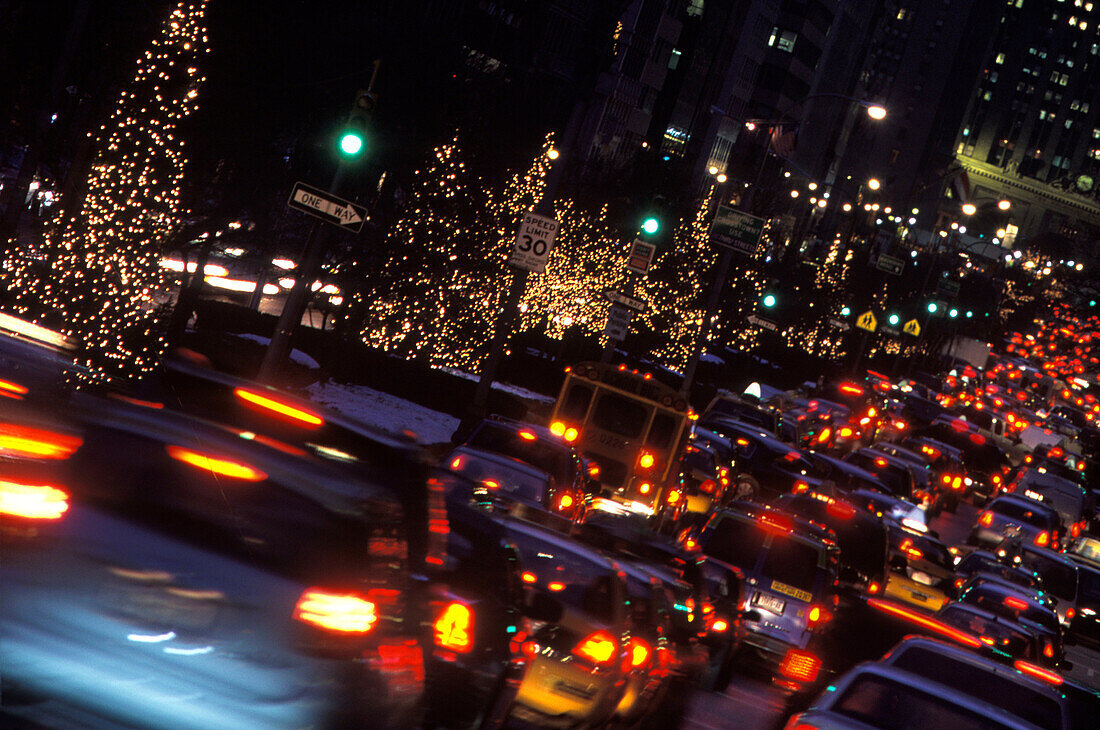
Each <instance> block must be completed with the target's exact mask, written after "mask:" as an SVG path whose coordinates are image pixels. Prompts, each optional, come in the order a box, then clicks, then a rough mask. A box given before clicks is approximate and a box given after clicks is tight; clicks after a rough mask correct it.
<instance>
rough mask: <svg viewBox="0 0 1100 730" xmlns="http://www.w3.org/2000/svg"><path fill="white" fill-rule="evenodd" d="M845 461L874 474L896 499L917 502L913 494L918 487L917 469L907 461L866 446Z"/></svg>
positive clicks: (848, 456)
mask: <svg viewBox="0 0 1100 730" xmlns="http://www.w3.org/2000/svg"><path fill="white" fill-rule="evenodd" d="M844 460H845V461H846V462H848V463H849V464H852V465H854V466H858V467H859V468H860V469H864V470H866V471H869V472H871V473H872V474H874V475H875V477H876V478H878V479H879V481H881V482H882V483H883V484H885V485H886V487H887V488H888V489H889V490H890V494H892V495H894V496H895V497H900V498H902V499H907V500H910V501H913V502H916V499H915V498H914V494H913V493H914V490H915V489H916V487H917V480H916V478H915V477H914V472H915V471H916V469H915V468H914V466H913V465H912V464H911V463H910V462H908V461H906V460H905V459H900V458H898V457H896V456H891V455H890V454H886V453H884V452H882V451H876V450H875V449H873V448H870V447H866V446H865V447H863V448H860V449H856V450H855V451H853V452H851V453H849V454H847V455H846V456H845V457H844Z"/></svg>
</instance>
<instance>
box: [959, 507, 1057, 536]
mask: <svg viewBox="0 0 1100 730" xmlns="http://www.w3.org/2000/svg"><path fill="white" fill-rule="evenodd" d="M1060 525H1061V518H1060V517H1059V516H1058V513H1057V512H1056V511H1055V510H1054V508H1053V507H1050V506H1048V505H1045V504H1043V503H1041V502H1036V501H1035V500H1033V499H1028V498H1027V497H1016V496H1012V495H1004V496H1001V497H997V498H996V499H994V500H993V501H992V502H990V503H989V504H987V505H986V506H985V508H984V509H983V510H982V511H981V512H980V513H979V514H978V517H977V519H976V520H975V522H974V526H973V527H972V528H971V530H970V534H969V536H967V538H966V544H967V545H976V546H979V547H996V546H998V545H1000V544H1001V543H1002V542H1003V541H1004V540H1005V538H1019V539H1020V540H1021V541H1022V542H1026V543H1028V544H1033V545H1037V546H1039V547H1048V546H1051V545H1054V544H1056V542H1057V539H1058V530H1059V526H1060Z"/></svg>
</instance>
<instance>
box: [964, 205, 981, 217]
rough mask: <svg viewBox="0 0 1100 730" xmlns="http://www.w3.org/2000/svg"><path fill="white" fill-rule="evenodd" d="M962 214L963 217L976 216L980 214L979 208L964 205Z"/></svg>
mask: <svg viewBox="0 0 1100 730" xmlns="http://www.w3.org/2000/svg"><path fill="white" fill-rule="evenodd" d="M962 212H963V215H974V214H975V213H977V212H978V206H976V205H974V204H973V203H963V206H962Z"/></svg>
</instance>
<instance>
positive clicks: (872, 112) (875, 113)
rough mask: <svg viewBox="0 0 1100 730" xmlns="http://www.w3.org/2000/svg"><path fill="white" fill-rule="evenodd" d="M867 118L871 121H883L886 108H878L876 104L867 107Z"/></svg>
mask: <svg viewBox="0 0 1100 730" xmlns="http://www.w3.org/2000/svg"><path fill="white" fill-rule="evenodd" d="M867 116H869V117H871V119H885V118H886V107H883V106H879V105H878V104H871V105H870V106H868V107H867Z"/></svg>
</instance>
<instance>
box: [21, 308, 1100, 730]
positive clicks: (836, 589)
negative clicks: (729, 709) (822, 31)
mask: <svg viewBox="0 0 1100 730" xmlns="http://www.w3.org/2000/svg"><path fill="white" fill-rule="evenodd" d="M1098 336H1100V335H1097V334H1096V333H1094V332H1093V331H1092V330H1091V329H1090V328H1089V327H1088V326H1086V325H1085V324H1083V323H1082V322H1080V321H1078V320H1076V319H1074V318H1073V317H1071V316H1069V315H1060V314H1059V313H1058V312H1057V310H1056V311H1055V312H1054V314H1053V315H1052V317H1051V318H1050V319H1049V320H1047V321H1044V322H1040V323H1037V325H1036V327H1035V329H1034V331H1032V332H1028V333H1017V334H1014V335H1012V336H1011V337H1010V338H1008V339H1007V340H1006V341H1005V342H1004V343H1001V344H1000V345H999V346H997V347H994V350H993V352H991V354H990V358H989V360H988V362H987V363H986V365H985V367H983V368H979V367H975V366H974V365H973V364H970V363H964V362H956V363H951V364H950V365H947V366H945V368H944V370H943V371H942V372H939V373H926V372H920V373H912V374H906V375H903V376H893V377H891V376H887V375H884V374H882V373H878V372H874V371H865V372H862V373H860V374H859V375H858V376H854V375H853V376H849V377H846V378H840V379H835V380H832V381H828V380H824V379H823V380H821V381H818V382H816V383H814V382H808V383H806V384H805V385H804V386H803V387H802V388H801V389H798V390H778V389H776V388H772V387H769V386H768V384H766V383H752V384H751V385H749V387H747V388H745V389H743V390H742V389H739V391H738V392H734V391H730V390H719V391H717V393H716V394H715V395H714V397H713V398H712V399H711V400H710V402H709V403H707V404H706V405H705V407H702V408H701V409H700V410H699V411H698V412H696V411H695V410H694V409H693V408H692V407H691V406H690V405H689V404H688V402H687V401H686V399H685V398H684V396H683V395H682V394H680V393H679V392H678V391H677V390H676V389H675V388H674V387H672V386H670V385H666V384H665V383H663V382H661V381H660V380H659V379H658V378H656V377H654V376H653V375H652V374H650V373H647V372H645V371H642V370H635V369H634V368H632V367H628V366H626V365H618V364H608V363H598V362H583V363H576V364H573V365H571V366H570V367H569V368H568V369H567V371H566V372H565V373H564V377H563V381H562V385H561V390H560V392H559V393H558V394H557V398H556V399H555V402H554V405H553V407H552V410H551V412H550V413H549V415H548V417H547V418H545V419H542V420H535V419H532V420H515V419H512V418H505V417H503V416H489V417H488V418H486V419H484V420H483V421H481V422H479V423H476V424H473V425H472V426H471V427H469V428H464V429H462V430H461V433H456V434H455V438H454V439H453V443H452V444H450V445H449V449H448V450H446V451H440V452H438V453H437V452H430V451H428V450H426V449H424V448H423V447H422V446H420V445H419V444H418V443H417V442H416V441H415V439H412V438H406V437H399V436H393V435H389V434H387V433H384V432H381V431H377V430H375V429H373V428H371V427H368V426H366V425H363V424H360V423H358V422H356V421H354V420H353V419H350V418H348V417H346V416H342V415H340V414H339V413H336V412H334V411H330V410H327V409H325V408H322V407H320V406H318V405H317V404H315V403H312V402H310V401H309V400H308V399H305V398H300V397H296V396H293V395H290V394H288V393H286V392H284V391H279V390H275V389H272V388H269V387H267V386H264V385H260V384H258V383H255V382H251V381H247V380H242V379H240V378H237V377H234V376H230V375H227V374H225V373H221V372H218V371H216V370H214V369H213V368H212V367H211V366H210V364H209V363H208V362H207V361H206V360H205V359H204V358H203V356H201V355H199V354H198V353H194V352H187V351H181V352H176V353H173V354H172V355H171V356H169V357H167V358H166V359H165V361H164V363H163V367H161V368H159V370H158V371H157V373H156V376H155V378H153V379H151V380H149V381H147V382H144V383H143V384H142V387H140V388H132V389H126V388H121V387H115V386H112V387H105V388H90V389H77V388H70V387H68V386H67V385H66V383H67V382H68V381H69V380H70V379H71V378H72V377H73V376H74V374H78V373H75V372H74V371H75V370H76V368H75V366H73V365H72V364H71V362H69V361H68V360H67V359H66V358H65V357H64V353H63V352H59V351H57V350H56V349H53V348H49V347H46V346H44V345H42V344H40V343H37V342H35V341H33V338H29V337H26V336H14V335H11V336H9V335H4V336H3V341H2V348H3V350H2V351H3V356H4V357H3V360H2V364H0V368H2V369H0V396H2V397H0V469H2V473H0V550H2V560H0V649H2V656H0V668H2V670H3V671H2V681H3V685H2V688H3V712H4V718H5V721H7V722H10V723H12V724H11V726H12V727H16V726H26V727H121V726H124V727H173V728H275V727H295V728H298V727H385V728H395V727H430V728H436V727H528V726H533V727H639V728H640V727H654V728H658V727H675V726H678V725H681V724H683V725H685V726H690V722H689V721H688V720H687V719H685V713H686V712H688V710H687V704H688V698H690V697H692V696H696V695H697V694H698V693H708V692H709V693H719V694H721V693H723V692H728V691H729V690H730V688H731V687H736V686H738V685H741V684H744V683H747V682H750V681H752V682H755V683H756V684H757V685H761V684H763V685H765V686H767V687H769V688H770V690H771V691H773V692H774V693H776V696H778V697H780V698H781V704H782V711H781V713H779V714H778V715H776V716H774V717H773V718H772V724H771V726H773V727H780V726H783V725H784V723H785V726H786V727H788V728H793V729H795V730H810V729H811V728H841V727H843V728H864V727H885V728H920V727H941V726H942V727H948V728H962V727H981V728H1083V727H1095V726H1096V723H1097V718H1098V717H1100V695H1097V693H1096V691H1095V689H1094V687H1092V686H1090V685H1089V684H1088V683H1087V682H1085V681H1083V680H1082V679H1081V678H1080V676H1078V675H1077V674H1074V673H1073V669H1074V667H1073V664H1074V660H1073V659H1072V658H1071V657H1070V656H1069V654H1070V653H1072V652H1093V651H1096V650H1100V513H1098V512H1097V492H1098V491H1100V489H1094V487H1093V485H1094V484H1095V483H1096V482H1095V474H1096V469H1097V461H1096V456H1097V455H1100V400H1098V394H1097V392H1096V391H1097V388H1098V385H1097V382H1096V380H1094V379H1093V378H1092V377H1090V376H1088V375H1086V373H1089V372H1095V371H1096V370H1097V367H1096V364H1097V356H1096V355H1092V354H1091V352H1092V351H1091V349H1090V346H1091V343H1092V342H1093V341H1094V340H1095V339H1096V338H1097V337H1098ZM1098 354H1100V353H1098ZM1074 656H1078V655H1077V654H1074ZM726 722H727V726H729V727H744V726H746V725H745V724H743V723H741V722H739V720H738V717H736V716H730V717H728V718H726Z"/></svg>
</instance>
